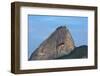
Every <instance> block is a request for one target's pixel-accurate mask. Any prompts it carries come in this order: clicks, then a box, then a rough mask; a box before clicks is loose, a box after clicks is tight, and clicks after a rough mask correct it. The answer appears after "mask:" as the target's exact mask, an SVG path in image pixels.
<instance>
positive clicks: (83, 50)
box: [56, 45, 88, 59]
mask: <svg viewBox="0 0 100 76" xmlns="http://www.w3.org/2000/svg"><path fill="white" fill-rule="evenodd" d="M79 58H88V46H86V45H83V46H80V47H76V48H75V49H74V50H73V51H72V52H71V53H70V54H68V55H64V56H61V57H58V58H56V59H79Z"/></svg>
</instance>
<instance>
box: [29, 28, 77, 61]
mask: <svg viewBox="0 0 100 76" xmlns="http://www.w3.org/2000/svg"><path fill="white" fill-rule="evenodd" d="M74 48H75V45H74V41H73V39H72V36H71V34H70V32H69V30H68V29H67V28H66V27H65V26H60V27H58V28H57V29H56V30H55V31H54V32H53V33H52V34H51V35H50V36H49V37H48V38H47V39H46V40H45V41H43V42H42V43H41V44H40V46H39V47H38V48H37V49H36V50H35V51H34V52H33V53H32V55H31V57H30V58H29V60H49V59H55V58H58V57H60V56H63V55H67V54H69V53H70V52H71V51H73V49H74Z"/></svg>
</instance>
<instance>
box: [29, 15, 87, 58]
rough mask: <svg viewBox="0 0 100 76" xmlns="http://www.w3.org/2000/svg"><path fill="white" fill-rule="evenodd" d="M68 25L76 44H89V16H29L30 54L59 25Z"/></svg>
mask: <svg viewBox="0 0 100 76" xmlns="http://www.w3.org/2000/svg"><path fill="white" fill-rule="evenodd" d="M63 25H64V26H66V27H67V28H68V29H69V31H70V33H71V35H72V37H73V39H74V42H75V46H81V45H87V44H88V43H87V40H88V37H87V36H88V17H79V16H63V17H62V16H43V15H29V16H28V55H29V57H30V55H31V53H32V52H33V51H34V50H35V49H36V48H37V47H38V46H39V45H40V44H41V43H42V42H43V41H44V40H45V39H46V38H48V36H50V34H51V33H52V32H53V31H55V30H56V28H57V27H59V26H63Z"/></svg>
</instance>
